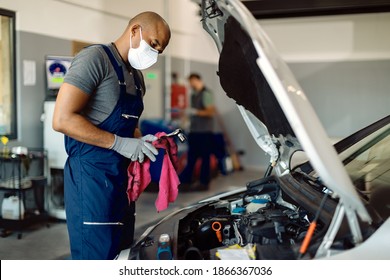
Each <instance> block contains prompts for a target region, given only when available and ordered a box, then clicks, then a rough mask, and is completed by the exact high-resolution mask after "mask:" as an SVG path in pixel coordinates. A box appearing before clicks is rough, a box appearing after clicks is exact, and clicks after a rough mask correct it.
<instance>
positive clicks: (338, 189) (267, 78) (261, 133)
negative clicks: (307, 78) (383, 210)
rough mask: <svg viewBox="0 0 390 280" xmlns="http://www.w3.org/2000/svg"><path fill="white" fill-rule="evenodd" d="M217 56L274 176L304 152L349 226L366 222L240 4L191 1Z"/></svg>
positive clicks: (310, 115) (283, 68)
mask: <svg viewBox="0 0 390 280" xmlns="http://www.w3.org/2000/svg"><path fill="white" fill-rule="evenodd" d="M194 2H197V3H198V4H200V6H201V11H202V21H203V27H204V29H205V30H206V31H207V32H208V33H209V34H210V36H211V37H212V38H213V39H214V41H215V43H216V46H217V48H218V50H219V52H220V58H219V69H218V76H219V79H220V84H221V86H222V87H223V89H224V91H225V92H226V94H227V95H228V96H229V97H231V98H233V99H234V100H235V101H236V103H237V105H238V107H239V110H240V113H241V114H242V116H243V118H244V120H245V122H246V124H247V125H248V128H249V130H250V131H251V133H252V135H253V137H254V139H255V141H256V142H257V143H258V145H259V146H260V147H261V148H262V149H263V150H264V151H265V152H266V153H268V154H269V155H270V161H271V164H273V165H275V166H276V173H277V175H282V174H284V173H286V172H289V170H290V169H289V162H290V157H291V155H292V153H293V152H294V151H297V150H304V151H305V153H306V155H307V157H308V158H309V160H310V163H311V165H312V166H313V168H314V169H315V171H316V172H317V174H318V176H319V177H320V178H321V180H322V181H323V182H324V184H325V185H326V186H327V187H328V188H329V189H330V190H331V191H332V192H333V195H335V196H337V197H339V199H340V203H341V204H342V205H343V206H344V211H345V214H346V216H347V217H348V219H349V222H350V223H355V222H356V220H357V219H356V217H357V216H359V217H360V218H361V219H362V220H363V221H368V222H369V221H370V216H369V214H368V213H367V211H366V209H365V207H364V205H363V203H362V202H361V200H360V199H359V196H358V194H357V192H356V190H355V187H354V185H353V184H352V182H351V179H350V178H349V176H348V174H347V172H346V170H345V168H344V166H343V164H342V162H341V160H340V159H339V157H338V155H337V152H336V150H335V149H334V147H333V146H332V145H331V141H330V139H329V138H328V136H327V134H326V132H325V130H324V128H323V126H322V124H321V122H320V121H319V119H318V117H317V115H316V113H315V111H314V110H313V108H312V106H311V104H310V103H309V101H308V99H307V98H306V95H305V93H304V92H303V90H302V88H301V87H300V85H299V84H298V82H297V81H296V79H295V77H294V75H293V74H292V73H291V71H290V69H289V68H288V66H287V65H286V63H285V62H284V61H283V60H282V59H281V58H280V56H279V55H278V53H277V52H276V51H275V49H274V47H273V44H272V42H271V41H270V40H269V38H268V36H267V35H266V34H265V32H264V31H263V30H262V28H261V27H260V25H259V23H258V22H257V21H256V20H255V18H254V17H253V16H252V14H251V13H250V12H249V11H248V10H247V8H246V7H245V6H244V5H243V4H242V3H241V2H240V1H238V0H194Z"/></svg>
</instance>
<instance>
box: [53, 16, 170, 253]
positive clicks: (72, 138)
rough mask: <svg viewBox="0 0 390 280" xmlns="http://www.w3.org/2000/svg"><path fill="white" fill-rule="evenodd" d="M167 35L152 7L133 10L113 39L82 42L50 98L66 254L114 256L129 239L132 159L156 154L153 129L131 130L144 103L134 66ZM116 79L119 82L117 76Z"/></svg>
mask: <svg viewBox="0 0 390 280" xmlns="http://www.w3.org/2000/svg"><path fill="white" fill-rule="evenodd" d="M169 40H170V29H169V26H168V24H167V23H166V22H165V20H164V19H163V18H161V16H159V15H158V14H156V13H154V12H144V13H141V14H138V15H137V16H135V17H134V18H132V19H131V20H130V21H129V24H128V26H127V28H126V29H125V31H124V32H123V34H122V35H121V36H120V37H119V38H118V39H117V40H116V41H115V42H113V43H111V44H107V45H93V46H90V47H87V48H85V49H83V50H82V51H81V52H80V53H79V54H78V55H77V56H76V57H75V58H74V60H73V62H72V65H71V67H70V69H69V71H68V73H67V75H66V77H65V82H64V84H63V86H62V87H61V89H60V91H59V93H58V96H57V101H56V106H55V111H54V116H53V128H54V129H55V130H56V131H59V132H62V133H64V134H65V148H66V151H67V154H68V159H67V162H66V164H65V169H64V185H65V209H66V219H67V226H68V232H69V239H70V246H71V253H72V259H114V258H115V257H116V255H117V254H118V253H119V252H120V251H121V250H122V249H124V248H128V247H129V246H130V245H131V243H132V242H133V234H134V222H135V218H134V215H135V205H134V203H129V201H128V199H127V195H126V189H127V167H128V165H129V163H130V160H131V161H136V160H138V161H140V162H142V161H143V160H144V158H145V156H147V157H148V158H150V159H151V160H152V161H153V160H155V155H156V154H157V150H156V149H155V148H154V147H153V145H152V144H151V143H150V142H152V141H153V140H155V137H154V136H152V135H146V136H144V137H142V138H134V134H135V133H136V130H137V125H138V120H139V117H140V115H141V113H142V111H143V100H142V99H143V95H144V94H145V85H144V81H143V76H142V73H141V72H140V70H142V69H146V68H148V67H150V66H151V65H153V64H154V63H155V62H156V61H157V58H158V54H159V53H162V52H163V51H164V49H165V47H166V46H167V45H168V42H169ZM118 81H119V82H118Z"/></svg>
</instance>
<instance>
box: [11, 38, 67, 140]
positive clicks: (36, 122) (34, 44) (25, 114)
mask: <svg viewBox="0 0 390 280" xmlns="http://www.w3.org/2000/svg"><path fill="white" fill-rule="evenodd" d="M17 40H18V42H19V43H18V47H17V48H18V51H17V53H18V54H19V55H18V57H17V68H16V69H17V102H18V106H17V107H18V116H17V119H18V141H12V143H11V144H12V146H18V145H22V146H26V147H31V148H42V147H43V123H42V122H41V121H40V118H41V114H42V112H43V102H44V100H45V98H46V96H47V93H48V92H47V89H46V76H45V55H65V56H70V55H71V53H72V49H71V46H72V45H71V42H70V41H69V40H64V39H59V38H54V37H50V36H45V35H39V34H34V33H29V32H23V31H21V32H17ZM23 61H32V62H34V63H35V72H36V81H35V84H34V85H24V83H23Z"/></svg>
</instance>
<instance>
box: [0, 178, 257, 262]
mask: <svg viewBox="0 0 390 280" xmlns="http://www.w3.org/2000/svg"><path fill="white" fill-rule="evenodd" d="M263 173H264V172H263V171H261V170H258V171H253V170H243V171H236V172H233V173H231V174H229V175H227V176H222V175H219V176H217V177H216V178H214V179H213V180H212V182H211V185H210V189H209V190H208V191H202V192H190V193H188V192H187V193H179V195H178V197H177V199H176V201H175V202H174V203H172V204H170V206H169V208H168V209H167V210H165V211H163V212H161V213H157V211H156V208H155V206H154V201H155V199H156V197H157V193H155V192H144V193H143V194H142V195H141V196H140V198H139V200H138V201H137V218H136V232H135V238H136V239H137V237H138V236H140V235H141V234H142V232H143V231H144V230H145V229H146V228H147V227H148V226H149V225H150V224H153V223H154V222H155V221H158V220H160V219H161V218H163V217H165V216H166V215H167V214H169V213H171V212H172V211H175V210H177V209H178V208H181V207H184V206H187V205H190V204H193V203H195V202H197V201H199V200H201V199H203V198H206V197H209V196H212V195H214V194H217V193H220V192H224V191H228V190H233V189H235V188H237V187H242V186H245V184H246V183H247V182H249V181H251V180H253V179H258V178H260V177H261V176H262V174H263ZM56 259H60V260H64V259H70V252H69V239H68V233H67V229H66V223H65V221H62V220H60V221H58V220H50V221H48V223H47V224H37V225H34V226H33V227H31V228H29V229H27V230H25V231H23V234H22V238H21V239H18V236H17V233H12V234H10V235H9V236H7V237H4V238H0V260H56Z"/></svg>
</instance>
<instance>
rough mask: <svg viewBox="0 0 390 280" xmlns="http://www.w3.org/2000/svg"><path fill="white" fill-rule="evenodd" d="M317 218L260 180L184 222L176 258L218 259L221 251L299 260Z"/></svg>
mask: <svg viewBox="0 0 390 280" xmlns="http://www.w3.org/2000/svg"><path fill="white" fill-rule="evenodd" d="M314 214H315V213H310V212H308V211H307V210H306V209H303V208H301V207H298V206H296V205H294V204H292V203H290V202H287V201H285V200H284V199H283V195H282V191H281V188H280V186H279V184H278V183H277V182H276V181H275V180H273V179H272V178H271V179H260V180H257V181H254V182H251V183H249V184H248V185H247V191H246V192H244V193H243V194H240V195H233V196H230V197H225V198H224V199H222V200H220V201H217V202H215V203H211V204H208V205H205V206H204V207H202V208H199V209H197V210H196V211H194V212H192V213H191V214H189V215H188V216H186V217H185V218H184V219H182V220H181V221H180V223H179V229H178V243H177V258H178V259H218V257H216V256H218V255H220V254H219V253H221V250H224V249H228V250H229V249H232V250H234V249H237V248H239V249H242V248H251V249H250V250H252V253H253V254H250V255H251V256H252V257H251V258H255V259H296V258H297V255H298V250H299V246H300V244H301V243H302V240H303V239H304V238H305V235H306V233H307V230H308V228H309V225H310V222H311V221H312V220H313V218H314ZM321 227H322V225H321V224H319V225H318V227H317V229H316V232H318V231H320V229H321ZM218 252H219V253H218Z"/></svg>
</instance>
